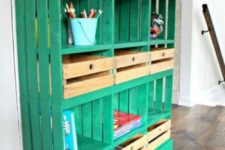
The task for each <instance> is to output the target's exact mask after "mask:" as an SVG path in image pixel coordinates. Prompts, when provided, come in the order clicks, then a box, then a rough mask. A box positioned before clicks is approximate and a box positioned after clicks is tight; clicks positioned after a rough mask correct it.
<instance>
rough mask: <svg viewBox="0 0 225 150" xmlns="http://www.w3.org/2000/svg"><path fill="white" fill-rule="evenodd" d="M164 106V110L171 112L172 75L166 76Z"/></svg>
mask: <svg viewBox="0 0 225 150" xmlns="http://www.w3.org/2000/svg"><path fill="white" fill-rule="evenodd" d="M165 90H166V92H165V107H164V111H169V112H171V110H172V94H173V76H172V75H171V76H167V77H166V86H165Z"/></svg>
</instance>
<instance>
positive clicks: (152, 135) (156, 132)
mask: <svg viewBox="0 0 225 150" xmlns="http://www.w3.org/2000/svg"><path fill="white" fill-rule="evenodd" d="M170 128H171V120H168V121H165V122H164V123H163V124H161V125H159V126H157V127H156V128H155V129H153V130H151V131H149V132H148V134H147V141H151V140H153V139H154V138H156V137H157V136H159V135H160V134H162V133H163V132H166V131H168V130H170Z"/></svg>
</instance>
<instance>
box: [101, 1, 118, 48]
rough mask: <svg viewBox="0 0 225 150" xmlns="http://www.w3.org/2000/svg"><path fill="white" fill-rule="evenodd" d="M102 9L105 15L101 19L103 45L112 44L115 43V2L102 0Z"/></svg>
mask: <svg viewBox="0 0 225 150" xmlns="http://www.w3.org/2000/svg"><path fill="white" fill-rule="evenodd" d="M101 2H102V9H103V10H104V13H103V15H102V17H101V19H102V22H101V23H102V26H101V28H102V43H103V44H112V43H113V41H114V38H113V37H114V34H113V32H114V22H113V20H114V18H113V17H114V14H113V11H114V5H115V4H114V1H112V0H101Z"/></svg>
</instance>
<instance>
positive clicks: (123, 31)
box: [116, 0, 130, 42]
mask: <svg viewBox="0 0 225 150" xmlns="http://www.w3.org/2000/svg"><path fill="white" fill-rule="evenodd" d="M116 7H120V20H119V25H120V34H119V35H120V37H119V40H120V42H127V41H129V12H130V2H129V0H121V2H120V6H116Z"/></svg>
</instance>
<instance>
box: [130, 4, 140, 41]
mask: <svg viewBox="0 0 225 150" xmlns="http://www.w3.org/2000/svg"><path fill="white" fill-rule="evenodd" d="M139 7H140V5H139V0H131V1H130V39H129V40H130V42H136V41H138V40H139V32H140V20H139V15H140V8H139Z"/></svg>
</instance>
